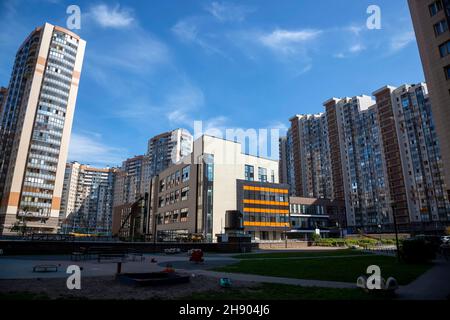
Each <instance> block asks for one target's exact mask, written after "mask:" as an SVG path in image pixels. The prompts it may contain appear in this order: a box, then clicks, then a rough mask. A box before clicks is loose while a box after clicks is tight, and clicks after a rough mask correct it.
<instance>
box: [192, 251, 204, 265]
mask: <svg viewBox="0 0 450 320" xmlns="http://www.w3.org/2000/svg"><path fill="white" fill-rule="evenodd" d="M189 261H192V262H195V263H202V262H203V261H204V259H203V251H202V250H201V249H193V250H191V257H190V258H189Z"/></svg>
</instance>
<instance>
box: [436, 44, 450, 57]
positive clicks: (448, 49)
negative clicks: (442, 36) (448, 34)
mask: <svg viewBox="0 0 450 320" xmlns="http://www.w3.org/2000/svg"><path fill="white" fill-rule="evenodd" d="M439 53H440V54H441V58H443V57H446V56H447V55H448V54H450V41H447V42H445V43H443V44H441V45H440V46H439Z"/></svg>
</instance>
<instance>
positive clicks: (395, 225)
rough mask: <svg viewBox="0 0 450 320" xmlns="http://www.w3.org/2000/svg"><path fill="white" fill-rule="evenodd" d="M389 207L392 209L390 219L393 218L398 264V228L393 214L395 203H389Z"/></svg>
mask: <svg viewBox="0 0 450 320" xmlns="http://www.w3.org/2000/svg"><path fill="white" fill-rule="evenodd" d="M391 207H392V217H393V218H394V230H395V244H396V246H397V259H398V261H399V262H400V251H399V250H400V246H399V244H398V227H397V216H396V214H395V209H396V203H395V202H392V203H391Z"/></svg>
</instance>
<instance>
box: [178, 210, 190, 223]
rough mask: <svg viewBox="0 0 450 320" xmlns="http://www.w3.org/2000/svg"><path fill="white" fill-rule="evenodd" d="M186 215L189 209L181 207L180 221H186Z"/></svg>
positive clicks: (187, 215)
mask: <svg viewBox="0 0 450 320" xmlns="http://www.w3.org/2000/svg"><path fill="white" fill-rule="evenodd" d="M188 217H189V210H188V209H187V208H184V209H181V211H180V222H187V220H188Z"/></svg>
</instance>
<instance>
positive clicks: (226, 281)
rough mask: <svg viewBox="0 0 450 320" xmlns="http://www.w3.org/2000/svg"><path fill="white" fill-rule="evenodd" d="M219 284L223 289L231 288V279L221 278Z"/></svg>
mask: <svg viewBox="0 0 450 320" xmlns="http://www.w3.org/2000/svg"><path fill="white" fill-rule="evenodd" d="M219 284H220V286H221V287H222V288H230V287H231V280H230V279H229V278H220V280H219Z"/></svg>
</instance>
